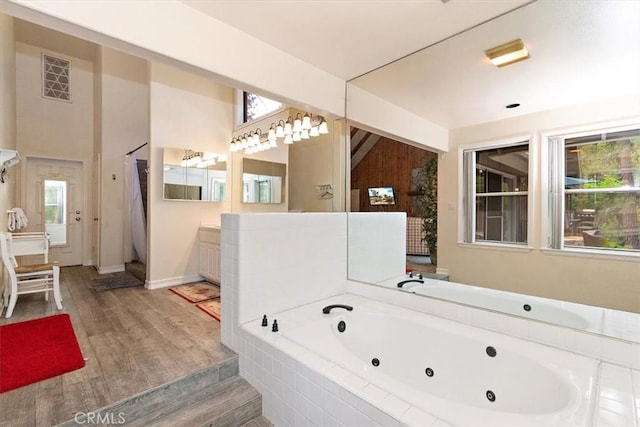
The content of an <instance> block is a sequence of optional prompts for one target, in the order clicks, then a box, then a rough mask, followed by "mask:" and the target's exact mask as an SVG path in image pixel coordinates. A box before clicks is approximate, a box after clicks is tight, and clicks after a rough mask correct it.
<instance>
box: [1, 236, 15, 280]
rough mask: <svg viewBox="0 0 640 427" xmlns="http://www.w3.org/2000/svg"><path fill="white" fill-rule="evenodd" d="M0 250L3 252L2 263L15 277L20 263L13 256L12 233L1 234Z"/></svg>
mask: <svg viewBox="0 0 640 427" xmlns="http://www.w3.org/2000/svg"><path fill="white" fill-rule="evenodd" d="M0 249H1V250H2V263H3V264H4V266H5V267H6V268H7V271H8V272H9V274H11V275H14V274H15V268H16V267H17V266H18V262H17V261H16V258H15V257H14V256H13V248H12V239H11V233H7V232H2V233H0Z"/></svg>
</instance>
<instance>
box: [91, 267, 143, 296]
mask: <svg viewBox="0 0 640 427" xmlns="http://www.w3.org/2000/svg"><path fill="white" fill-rule="evenodd" d="M143 284H144V283H143V282H142V281H141V280H139V279H138V278H137V277H135V276H134V275H133V274H131V273H129V272H128V271H120V272H118V273H109V274H103V275H101V277H98V278H97V279H93V280H91V287H92V288H93V290H94V291H95V292H103V291H108V290H111V289H118V288H131V287H133V286H142V285H143Z"/></svg>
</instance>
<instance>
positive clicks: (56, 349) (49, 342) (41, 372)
mask: <svg viewBox="0 0 640 427" xmlns="http://www.w3.org/2000/svg"><path fill="white" fill-rule="evenodd" d="M84 365H85V362H84V358H83V356H82V352H81V351H80V346H79V345H78V340H77V338H76V334H75V332H74V331H73V326H72V325H71V319H70V317H69V315H68V314H57V315H55V316H49V317H44V318H41V319H35V320H28V321H26V322H19V323H12V324H9V325H3V326H0V393H2V392H5V391H9V390H13V389H15V388H18V387H23V386H25V385H28V384H32V383H35V382H38V381H42V380H45V379H47V378H52V377H55V376H58V375H61V374H64V373H66V372H71V371H75V370H76V369H80V368H82V367H84Z"/></svg>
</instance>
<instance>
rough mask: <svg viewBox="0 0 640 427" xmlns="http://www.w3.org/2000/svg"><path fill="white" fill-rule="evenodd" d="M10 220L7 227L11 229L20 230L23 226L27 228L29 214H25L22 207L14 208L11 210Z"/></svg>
mask: <svg viewBox="0 0 640 427" xmlns="http://www.w3.org/2000/svg"><path fill="white" fill-rule="evenodd" d="M8 214H9V222H8V224H7V228H8V229H9V231H14V230H16V229H17V230H19V229H21V228H27V224H29V220H28V219H27V215H25V213H24V211H23V210H22V208H13V209H11V210H10V211H9V212H8Z"/></svg>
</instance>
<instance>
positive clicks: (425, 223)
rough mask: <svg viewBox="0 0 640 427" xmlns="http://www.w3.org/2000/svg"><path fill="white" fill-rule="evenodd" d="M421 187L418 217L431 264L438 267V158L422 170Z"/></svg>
mask: <svg viewBox="0 0 640 427" xmlns="http://www.w3.org/2000/svg"><path fill="white" fill-rule="evenodd" d="M418 184H419V187H420V191H421V192H422V195H420V196H418V197H417V198H416V205H417V208H418V215H419V216H420V217H421V218H422V231H423V232H424V236H423V238H422V241H423V242H424V243H425V245H426V246H427V249H429V256H430V257H431V263H432V264H433V265H437V263H438V256H437V248H438V157H437V156H435V155H434V156H433V157H431V159H429V160H428V161H427V163H426V164H425V165H424V166H423V167H422V169H421V170H420V175H419V182H418Z"/></svg>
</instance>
